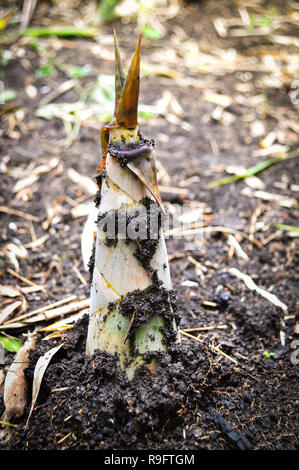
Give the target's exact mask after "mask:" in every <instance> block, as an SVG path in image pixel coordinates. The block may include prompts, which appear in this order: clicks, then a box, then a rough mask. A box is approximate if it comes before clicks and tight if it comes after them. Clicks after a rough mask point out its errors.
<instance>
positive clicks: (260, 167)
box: [208, 150, 298, 189]
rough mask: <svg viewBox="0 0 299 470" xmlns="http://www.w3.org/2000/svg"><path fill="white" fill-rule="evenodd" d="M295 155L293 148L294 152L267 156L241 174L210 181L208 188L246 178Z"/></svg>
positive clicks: (296, 153) (296, 152)
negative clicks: (267, 157)
mask: <svg viewBox="0 0 299 470" xmlns="http://www.w3.org/2000/svg"><path fill="white" fill-rule="evenodd" d="M297 155H298V151H296V150H295V151H294V152H291V153H289V154H284V155H281V156H277V157H273V158H269V159H268V160H265V161H264V162H262V163H258V164H257V165H254V166H252V167H250V168H248V169H247V170H246V171H245V172H244V173H242V174H241V175H231V176H227V177H226V178H221V179H220V180H216V181H212V183H210V184H209V185H208V188H209V189H211V188H215V187H216V186H222V185H223V184H228V183H232V182H233V181H238V180H241V179H243V178H247V177H248V176H253V175H256V174H257V173H259V172H260V171H263V170H265V169H266V168H268V167H269V166H271V165H274V164H275V163H278V162H281V161H283V160H288V159H289V158H293V157H296V156H297Z"/></svg>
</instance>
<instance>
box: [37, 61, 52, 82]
mask: <svg viewBox="0 0 299 470" xmlns="http://www.w3.org/2000/svg"><path fill="white" fill-rule="evenodd" d="M53 73H54V67H53V65H52V64H51V63H50V62H48V63H47V64H44V65H42V66H41V67H39V68H38V69H37V70H36V71H35V76H36V77H37V78H46V77H51V75H53Z"/></svg>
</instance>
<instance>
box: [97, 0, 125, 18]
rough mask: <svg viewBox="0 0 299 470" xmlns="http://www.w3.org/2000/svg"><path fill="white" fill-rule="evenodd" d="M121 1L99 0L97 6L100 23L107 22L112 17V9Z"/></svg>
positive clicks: (113, 14)
mask: <svg viewBox="0 0 299 470" xmlns="http://www.w3.org/2000/svg"><path fill="white" fill-rule="evenodd" d="M120 1H121V0H101V2H100V6H99V17H100V20H101V22H103V23H104V22H105V21H109V20H111V19H112V18H113V17H114V16H115V13H114V8H115V7H116V6H117V4H118V3H120Z"/></svg>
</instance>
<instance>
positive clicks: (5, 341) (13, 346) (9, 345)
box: [0, 336, 22, 352]
mask: <svg viewBox="0 0 299 470" xmlns="http://www.w3.org/2000/svg"><path fill="white" fill-rule="evenodd" d="M0 343H1V344H2V346H3V347H4V348H5V349H6V350H7V351H9V352H18V350H19V349H20V347H21V346H22V343H21V341H19V340H18V339H15V338H9V337H7V336H0Z"/></svg>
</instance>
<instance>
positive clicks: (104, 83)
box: [90, 74, 115, 104]
mask: <svg viewBox="0 0 299 470" xmlns="http://www.w3.org/2000/svg"><path fill="white" fill-rule="evenodd" d="M114 93H115V91H114V76H113V75H104V74H101V75H98V78H97V82H96V84H95V86H94V88H93V90H92V91H91V93H90V99H91V100H92V101H95V102H96V103H99V104H107V103H109V104H110V103H114Z"/></svg>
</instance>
